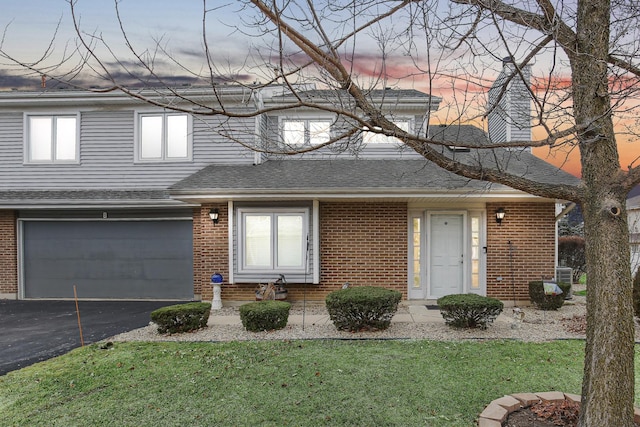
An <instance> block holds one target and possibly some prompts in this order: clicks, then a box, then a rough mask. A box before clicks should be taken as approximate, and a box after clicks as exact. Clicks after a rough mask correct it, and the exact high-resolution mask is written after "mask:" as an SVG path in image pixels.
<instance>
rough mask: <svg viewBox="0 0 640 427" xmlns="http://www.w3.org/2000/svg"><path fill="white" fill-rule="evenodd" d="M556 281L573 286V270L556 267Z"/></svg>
mask: <svg viewBox="0 0 640 427" xmlns="http://www.w3.org/2000/svg"><path fill="white" fill-rule="evenodd" d="M556 281H557V282H565V283H570V284H572V285H573V269H572V268H571V267H556Z"/></svg>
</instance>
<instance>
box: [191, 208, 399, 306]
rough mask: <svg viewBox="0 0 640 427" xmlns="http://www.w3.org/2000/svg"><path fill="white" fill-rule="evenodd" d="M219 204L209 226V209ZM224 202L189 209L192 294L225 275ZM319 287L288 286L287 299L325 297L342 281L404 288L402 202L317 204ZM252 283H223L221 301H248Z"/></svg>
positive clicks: (205, 292)
mask: <svg viewBox="0 0 640 427" xmlns="http://www.w3.org/2000/svg"><path fill="white" fill-rule="evenodd" d="M212 207H215V208H218V210H219V211H220V223H219V224H217V225H215V226H214V225H213V224H212V222H211V220H210V219H209V209H211V208H212ZM227 221H228V214H227V205H226V204H225V205H205V206H202V207H201V209H199V211H198V210H196V212H195V213H194V221H193V224H194V225H193V227H194V239H193V242H194V245H193V246H194V275H195V277H196V281H195V282H196V283H195V285H194V293H196V294H198V293H200V294H201V295H202V299H203V300H210V299H211V298H212V289H211V286H210V285H209V282H210V278H211V274H212V273H213V272H220V273H222V275H223V276H224V277H225V280H226V279H228V277H229V265H228V238H227V230H228V227H227V224H228V222H227ZM320 250H321V254H322V255H321V259H320V263H321V266H322V267H321V268H322V269H321V272H320V282H321V284H320V285H313V284H307V285H303V284H296V283H289V284H287V289H288V291H289V294H288V300H290V301H302V299H303V298H304V297H305V293H306V298H307V300H308V301H321V300H324V298H325V297H326V295H327V294H328V293H329V292H331V291H334V290H336V289H340V288H341V287H342V285H343V284H344V283H345V282H349V283H351V284H353V285H381V286H385V287H388V288H391V289H397V290H399V291H401V292H402V293H403V295H404V296H405V298H406V290H407V206H406V204H405V203H321V204H320ZM256 287H257V284H248V283H241V284H235V285H228V284H225V285H224V286H223V288H222V299H223V300H225V301H253V300H255V293H254V291H255V289H256Z"/></svg>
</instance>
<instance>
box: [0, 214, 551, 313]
mask: <svg viewBox="0 0 640 427" xmlns="http://www.w3.org/2000/svg"><path fill="white" fill-rule="evenodd" d="M499 207H503V208H504V209H505V210H506V212H507V213H506V218H505V220H504V221H503V223H502V225H497V224H496V222H495V220H494V212H495V210H496V209H497V208H499ZM211 208H216V209H218V211H219V213H220V221H219V223H218V224H215V225H214V224H213V223H212V221H211V220H210V219H209V210H210V209H211ZM487 216H488V221H487V258H486V260H487V295H488V296H492V297H495V298H499V299H501V300H503V301H505V302H512V301H513V300H514V299H515V300H516V301H528V300H529V295H528V283H529V281H531V280H539V279H540V278H542V277H551V276H553V275H554V266H555V246H554V245H555V227H554V222H555V205H554V204H553V203H491V204H487ZM228 218H229V216H228V212H227V204H226V203H220V204H207V205H203V206H202V207H200V208H196V209H194V214H193V271H194V283H193V289H194V295H195V297H196V299H198V298H202V300H205V301H207V300H211V298H212V288H211V285H210V278H211V274H213V273H214V272H220V273H222V274H223V275H224V277H225V279H228V278H229V236H228V229H229V228H228ZM407 238H408V237H407V205H406V203H351V202H349V203H345V202H322V203H320V251H321V255H320V264H321V271H320V284H319V285H313V284H308V285H301V284H295V283H290V284H288V286H287V289H288V290H289V299H290V300H291V301H301V300H302V299H303V297H304V292H305V291H306V298H307V300H308V301H321V300H324V298H325V297H326V295H327V294H328V293H329V292H331V291H334V290H337V289H340V288H341V287H342V285H343V284H344V283H345V282H349V283H351V284H352V285H354V286H363V285H376V286H385V287H387V288H391V289H397V290H399V291H400V292H402V294H403V298H406V297H407V256H408V254H407V251H408V247H407ZM16 242H17V238H16V214H15V212H14V211H0V296H2V297H5V298H6V297H9V298H15V297H16V296H17V293H18V268H17V243H16ZM509 242H511V248H512V257H510V246H509ZM500 278H501V279H502V280H499V279H500ZM256 286H257V284H244V283H243V284H236V285H225V286H224V287H223V293H222V298H223V299H224V300H226V301H249V300H254V290H255V289H256Z"/></svg>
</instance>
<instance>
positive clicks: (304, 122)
mask: <svg viewBox="0 0 640 427" xmlns="http://www.w3.org/2000/svg"><path fill="white" fill-rule="evenodd" d="M281 125H282V141H283V142H284V144H285V145H287V146H303V145H307V146H316V145H320V144H324V143H325V142H328V141H329V140H330V139H331V120H326V119H325V120H319V119H295V120H294V119H283V120H282V124H281Z"/></svg>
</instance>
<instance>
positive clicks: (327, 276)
mask: <svg viewBox="0 0 640 427" xmlns="http://www.w3.org/2000/svg"><path fill="white" fill-rule="evenodd" d="M407 239H408V236H407V204H406V203H321V204H320V251H321V259H320V263H321V274H320V279H321V280H320V281H321V285H319V286H317V293H318V296H319V297H320V299H324V297H325V296H326V294H328V293H329V292H331V291H334V290H337V289H340V288H341V287H342V285H343V284H344V283H345V282H349V283H350V284H352V285H355V286H364V285H373V286H384V287H386V288H389V289H396V290H398V291H400V292H402V295H403V298H405V299H406V297H407V280H408V279H407V262H408V260H407V256H408V254H407V251H408V249H407V248H408V246H407Z"/></svg>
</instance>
